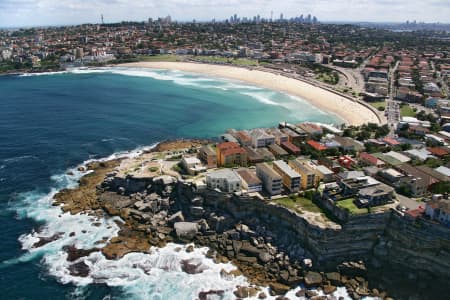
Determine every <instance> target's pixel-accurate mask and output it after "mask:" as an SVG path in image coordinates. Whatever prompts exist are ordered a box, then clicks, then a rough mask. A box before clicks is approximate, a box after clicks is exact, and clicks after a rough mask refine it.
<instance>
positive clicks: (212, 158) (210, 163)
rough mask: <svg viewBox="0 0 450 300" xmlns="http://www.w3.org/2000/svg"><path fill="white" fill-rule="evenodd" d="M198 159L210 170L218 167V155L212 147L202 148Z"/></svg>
mask: <svg viewBox="0 0 450 300" xmlns="http://www.w3.org/2000/svg"><path fill="white" fill-rule="evenodd" d="M198 157H199V158H200V159H201V160H202V161H203V162H204V163H205V164H206V166H207V167H208V169H210V168H216V167H217V154H216V151H215V150H214V149H213V148H212V147H211V145H204V146H202V147H201V148H200V150H199V153H198Z"/></svg>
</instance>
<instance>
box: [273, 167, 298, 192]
mask: <svg viewBox="0 0 450 300" xmlns="http://www.w3.org/2000/svg"><path fill="white" fill-rule="evenodd" d="M273 169H274V170H275V171H276V172H277V173H278V174H280V175H281V177H282V179H283V185H284V186H285V187H286V188H287V189H288V190H289V191H290V192H298V191H299V189H300V181H301V176H300V174H298V173H297V172H295V171H294V170H293V169H292V168H291V167H289V165H288V164H287V163H285V162H284V161H283V160H277V161H274V162H273Z"/></svg>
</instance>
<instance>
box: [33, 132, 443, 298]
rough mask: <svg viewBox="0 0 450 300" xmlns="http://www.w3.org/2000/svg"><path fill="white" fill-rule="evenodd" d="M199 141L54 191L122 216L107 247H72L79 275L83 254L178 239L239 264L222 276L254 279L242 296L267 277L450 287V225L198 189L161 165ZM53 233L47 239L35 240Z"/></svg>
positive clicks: (325, 283)
mask: <svg viewBox="0 0 450 300" xmlns="http://www.w3.org/2000/svg"><path fill="white" fill-rule="evenodd" d="M201 144H202V142H201V141H197V142H191V141H189V140H181V141H175V142H165V143H162V144H160V145H158V146H157V147H156V148H155V149H153V150H152V151H151V152H145V153H143V154H141V155H140V156H138V157H133V158H124V159H116V160H111V161H104V162H93V163H90V164H88V165H87V169H88V172H87V173H88V174H87V175H85V176H84V177H83V178H81V179H80V184H79V187H77V188H75V189H69V190H63V191H61V192H60V193H58V194H57V195H56V196H55V203H54V204H55V205H59V206H61V208H62V210H63V211H64V212H69V213H72V214H77V213H88V214H91V215H95V216H97V217H106V218H109V217H111V216H114V217H120V219H121V220H122V222H117V225H118V226H119V227H120V231H119V232H118V235H117V236H116V237H114V238H112V239H111V240H109V241H105V242H106V245H104V246H101V247H100V246H99V247H98V248H93V249H77V248H76V247H75V246H69V247H66V249H65V251H66V252H67V253H68V258H67V259H68V260H69V261H70V262H74V264H73V266H71V268H70V272H71V274H72V275H73V276H88V274H89V268H88V266H86V265H83V262H82V261H81V262H79V260H78V259H80V258H83V257H85V256H88V255H90V254H91V253H92V252H99V251H100V252H101V253H102V254H103V255H104V256H105V257H106V258H107V259H110V260H114V259H120V258H122V257H124V256H125V255H126V254H128V253H132V252H141V253H149V252H151V247H152V246H155V247H164V246H165V245H167V243H172V242H176V243H180V244H184V245H192V246H188V247H187V248H186V251H192V250H193V249H194V245H195V246H207V247H208V248H209V249H210V250H209V251H208V253H207V257H209V258H211V259H213V260H214V261H215V262H217V263H226V262H230V261H231V262H232V263H233V264H234V265H235V266H237V268H238V269H237V270H235V271H232V272H231V273H230V272H229V271H228V272H225V271H224V272H223V274H221V275H222V276H223V277H224V278H226V277H227V276H239V275H241V274H242V275H245V276H246V278H248V281H249V282H250V283H251V284H252V285H251V286H247V287H240V288H236V290H235V295H236V296H237V297H239V298H244V296H243V295H248V294H252V295H259V294H260V293H262V291H260V290H258V287H265V286H269V287H270V289H271V291H272V293H273V294H277V295H284V294H285V293H286V292H287V291H288V290H291V289H292V288H295V287H297V286H298V285H299V284H301V285H305V286H306V287H308V288H313V289H319V290H321V291H322V292H323V293H324V294H326V295H329V294H330V293H331V294H332V293H333V292H334V291H335V290H336V288H337V287H339V286H344V287H346V289H347V291H348V293H349V295H350V296H351V297H352V298H353V299H360V298H361V297H363V296H376V297H380V298H381V299H386V298H388V297H387V293H386V292H382V291H388V292H389V294H392V295H394V296H396V297H395V298H396V299H411V298H410V296H411V295H414V296H415V297H416V298H414V299H433V297H435V296H436V295H439V294H442V293H445V292H446V288H447V289H448V286H447V287H446V285H445V284H442V280H444V281H445V279H446V278H450V274H449V271H448V270H449V269H448V268H447V266H448V263H449V259H448V253H447V252H446V250H445V249H447V248H446V247H448V245H447V244H445V240H446V235H448V233H447V232H446V231H445V230H444V229H445V228H444V229H442V228H441V227H439V226H434V225H433V226H429V225H427V224H422V225H420V226H418V225H417V224H412V223H410V221H408V220H407V219H405V218H403V217H402V216H399V215H397V214H395V213H394V212H391V211H387V212H385V213H382V214H369V215H367V216H362V217H355V218H354V219H352V220H351V221H349V222H348V223H345V224H337V223H334V222H331V221H330V222H327V223H323V222H319V223H318V222H314V220H312V219H310V218H308V216H307V215H306V214H298V213H297V212H293V211H291V210H289V209H287V208H285V207H282V206H279V205H277V204H274V203H272V202H270V201H264V200H261V199H259V198H257V197H251V196H249V195H234V194H226V193H221V192H218V191H215V190H208V189H204V188H199V187H198V186H197V184H196V183H195V181H192V180H185V179H182V178H181V177H178V178H177V177H175V176H172V175H173V171H171V170H168V169H164V166H165V165H166V164H167V163H170V160H169V161H167V160H164V161H162V157H163V156H164V155H166V157H170V156H171V153H175V154H177V153H180V150H181V149H182V151H189V150H193V148H195V147H198V146H199V145H201ZM180 148H181V149H180ZM159 151H163V152H159ZM158 164H160V166H161V167H160V168H158V167H157V165H158ZM166 166H167V165H166ZM85 171H86V170H85ZM313 219H315V218H313ZM56 239H58V236H53V237H50V238H48V237H47V238H42V239H40V240H38V241H37V242H36V245H35V247H36V248H38V247H40V246H42V245H43V244H45V243H49V242H51V241H53V240H56ZM446 245H447V246H446ZM436 253H440V254H439V255H438V257H440V259H439V260H437V256H436ZM446 253H447V254H446ZM181 269H182V271H183V272H186V273H188V274H197V273H201V272H202V266H201V265H199V264H198V263H194V262H192V261H189V260H187V261H183V262H182V265H181ZM422 274H423V275H422ZM369 282H370V284H369ZM412 282H419V284H416V283H412ZM315 293H316V292H315V291H313V290H305V289H303V290H300V291H298V296H303V295H304V294H305V295H306V296H308V297H314V296H317V295H316V294H315ZM264 296H267V295H263V294H261V297H264ZM325 297H328V296H325ZM330 297H331V296H330ZM199 298H200V297H199ZM283 299H286V298H283ZM291 299H295V297H294V298H292V297H291ZM315 299H327V298H315ZM331 299H332V298H331Z"/></svg>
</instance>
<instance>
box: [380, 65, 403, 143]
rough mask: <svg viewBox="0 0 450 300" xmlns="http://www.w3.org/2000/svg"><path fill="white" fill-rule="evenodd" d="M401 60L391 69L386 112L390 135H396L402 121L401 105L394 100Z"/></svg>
mask: <svg viewBox="0 0 450 300" xmlns="http://www.w3.org/2000/svg"><path fill="white" fill-rule="evenodd" d="M399 64H400V62H399V61H398V62H396V64H395V66H394V67H393V68H392V69H391V70H389V97H388V98H386V109H385V111H384V114H385V116H386V118H387V123H388V126H389V129H390V132H389V136H390V137H394V136H395V129H396V127H397V124H398V122H399V121H400V105H399V104H398V103H397V102H396V101H394V89H395V85H394V83H395V72H396V71H397V68H398V65H399Z"/></svg>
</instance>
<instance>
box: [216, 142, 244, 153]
mask: <svg viewBox="0 0 450 300" xmlns="http://www.w3.org/2000/svg"><path fill="white" fill-rule="evenodd" d="M233 148H239V144H238V143H235V142H225V143H221V144H218V145H217V149H219V150H220V151H224V150H227V149H233Z"/></svg>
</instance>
